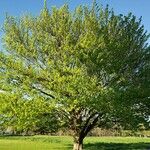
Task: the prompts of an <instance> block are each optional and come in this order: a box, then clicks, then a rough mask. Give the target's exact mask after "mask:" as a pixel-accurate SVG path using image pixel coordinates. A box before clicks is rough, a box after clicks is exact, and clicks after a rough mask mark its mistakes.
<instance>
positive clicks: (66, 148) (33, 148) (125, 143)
mask: <svg viewBox="0 0 150 150" xmlns="http://www.w3.org/2000/svg"><path fill="white" fill-rule="evenodd" d="M72 142H73V140H72V138H71V137H63V136H61V137H60V136H24V137H22V136H5V137H0V150H72ZM84 149H85V150H136V149H137V150H147V149H150V138H138V137H87V138H86V139H85V142H84Z"/></svg>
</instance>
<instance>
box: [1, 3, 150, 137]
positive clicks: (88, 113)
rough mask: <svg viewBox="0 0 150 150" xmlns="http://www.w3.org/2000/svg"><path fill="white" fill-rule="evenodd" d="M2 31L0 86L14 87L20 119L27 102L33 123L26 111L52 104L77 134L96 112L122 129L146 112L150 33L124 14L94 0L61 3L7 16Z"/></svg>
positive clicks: (92, 123) (88, 126) (85, 130)
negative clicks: (33, 13) (36, 13)
mask: <svg viewBox="0 0 150 150" xmlns="http://www.w3.org/2000/svg"><path fill="white" fill-rule="evenodd" d="M3 30H4V33H5V34H4V37H3V43H4V47H5V50H6V51H5V52H1V53H0V79H1V81H0V85H2V86H1V87H2V88H1V89H2V90H5V91H7V92H9V93H12V94H15V93H17V94H18V93H19V91H20V92H21V94H22V95H21V96H20V97H19V100H18V99H17V100H18V101H19V104H15V107H16V109H18V107H17V106H18V105H21V106H22V107H21V108H20V107H19V111H18V113H19V114H18V117H19V118H20V117H21V116H22V114H21V113H22V112H24V111H25V110H26V109H27V111H26V112H28V113H27V116H29V118H28V119H27V120H30V121H32V122H33V124H34V122H35V121H36V120H35V121H33V119H35V118H34V117H33V118H32V116H36V113H37V114H39V113H41V111H42V113H45V112H51V110H49V107H50V108H55V110H57V114H58V115H59V117H58V118H59V119H60V120H61V124H62V125H67V127H69V128H70V129H72V130H74V132H75V136H79V133H82V135H83V138H84V137H85V136H86V135H87V133H88V132H89V131H90V130H91V129H92V128H93V127H94V126H95V125H96V124H97V123H98V119H100V120H99V124H100V125H102V126H103V125H104V124H105V123H107V122H108V121H109V122H110V123H118V122H119V123H120V124H121V125H126V124H127V125H126V127H127V128H129V127H130V126H131V125H134V126H135V124H137V122H143V121H144V120H145V119H147V117H148V116H149V97H150V95H149V90H150V78H149V73H150V65H149V63H150V53H149V50H150V48H149V46H148V45H147V39H148V37H149V36H148V34H147V33H146V32H145V30H144V27H143V26H142V25H141V19H139V20H138V19H136V17H135V16H134V15H132V14H131V13H129V14H128V15H127V16H123V15H115V14H114V12H113V11H110V10H109V8H108V6H107V7H106V8H105V9H103V8H100V7H99V6H97V4H95V3H93V6H92V8H88V7H82V6H80V7H78V8H76V9H75V11H74V12H73V13H71V12H70V11H69V8H68V6H67V5H64V6H62V7H61V8H60V9H57V8H56V7H53V8H52V10H51V11H49V10H48V9H47V7H46V6H45V7H44V9H43V10H42V11H41V13H40V15H39V16H37V17H32V16H23V17H21V18H19V19H16V18H14V17H10V16H7V17H6V20H5V23H4V28H3ZM4 75H5V76H4ZM24 97H28V98H26V99H27V100H25V101H23V100H22V99H23V98H24ZM6 99H7V98H6ZM28 99H30V100H28ZM6 101H8V104H10V103H11V102H12V103H14V102H15V100H14V98H11V99H9V100H8V99H7V100H6ZM22 102H23V104H22ZM12 103H11V104H12ZM16 103H17V102H16ZM6 104H7V103H6ZM45 104H46V106H45ZM47 104H48V106H47ZM33 105H35V107H34V109H31V107H32V106H33ZM7 106H9V105H7ZM47 107H48V108H47ZM8 108H9V107H8ZM25 108H26V109H25ZM22 109H23V110H22ZM31 110H33V111H35V114H34V113H32V111H31ZM7 112H9V111H7ZM24 113H25V112H24ZM30 114H32V115H30ZM25 118H26V115H24V117H23V119H22V120H20V119H19V120H20V121H19V123H21V124H22V125H23V126H25V127H22V128H28V126H29V124H28V122H27V123H25V122H26V119H25ZM24 123H25V124H24ZM22 125H21V126H22ZM30 125H31V124H30ZM16 126H18V125H17V124H16ZM19 126H20V124H19Z"/></svg>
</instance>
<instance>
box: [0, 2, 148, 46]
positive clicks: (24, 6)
mask: <svg viewBox="0 0 150 150" xmlns="http://www.w3.org/2000/svg"><path fill="white" fill-rule="evenodd" d="M43 1H44V0H0V25H1V26H2V24H3V22H4V18H5V14H6V12H7V13H8V14H10V15H13V16H21V15H23V14H25V13H31V14H33V15H38V14H39V12H40V10H41V9H42V7H43ZM92 1H93V0H47V5H48V7H49V8H50V7H51V6H54V5H55V6H57V7H60V6H61V5H63V4H64V3H68V4H69V6H70V9H71V10H73V9H74V8H75V7H76V6H78V5H80V4H84V5H89V6H90V5H91V3H92ZM97 3H100V4H102V5H104V6H105V5H106V4H109V6H110V7H111V8H113V9H114V11H115V12H116V13H117V14H120V13H122V14H127V13H128V12H132V13H133V14H134V15H136V16H137V17H140V16H142V18H143V19H142V24H144V26H145V29H146V30H148V32H149V33H150V16H149V15H150V0H97ZM1 35H2V33H0V36H1ZM149 43H150V40H149ZM0 47H1V42H0Z"/></svg>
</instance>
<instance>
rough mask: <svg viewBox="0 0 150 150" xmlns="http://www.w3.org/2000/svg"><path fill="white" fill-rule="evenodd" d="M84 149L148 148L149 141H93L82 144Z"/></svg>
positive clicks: (143, 149)
mask: <svg viewBox="0 0 150 150" xmlns="http://www.w3.org/2000/svg"><path fill="white" fill-rule="evenodd" d="M84 149H85V150H150V143H94V144H84Z"/></svg>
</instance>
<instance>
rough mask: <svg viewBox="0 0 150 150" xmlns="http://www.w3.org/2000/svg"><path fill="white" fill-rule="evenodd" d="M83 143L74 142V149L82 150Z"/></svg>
mask: <svg viewBox="0 0 150 150" xmlns="http://www.w3.org/2000/svg"><path fill="white" fill-rule="evenodd" d="M82 148H83V144H82V143H74V146H73V150H82Z"/></svg>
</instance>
